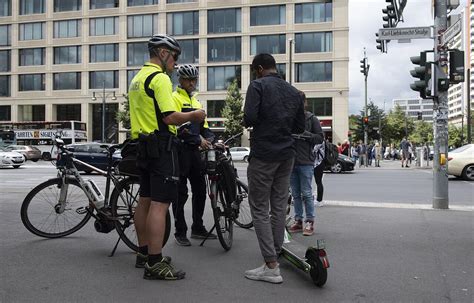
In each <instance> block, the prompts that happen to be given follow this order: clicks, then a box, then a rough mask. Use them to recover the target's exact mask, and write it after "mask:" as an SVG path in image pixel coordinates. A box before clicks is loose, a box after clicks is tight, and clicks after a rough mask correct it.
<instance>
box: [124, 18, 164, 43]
mask: <svg viewBox="0 0 474 303" xmlns="http://www.w3.org/2000/svg"><path fill="white" fill-rule="evenodd" d="M157 32H158V15H157V14H154V15H134V16H128V17H127V36H128V38H141V37H147V38H149V37H151V36H152V35H153V34H154V33H157Z"/></svg>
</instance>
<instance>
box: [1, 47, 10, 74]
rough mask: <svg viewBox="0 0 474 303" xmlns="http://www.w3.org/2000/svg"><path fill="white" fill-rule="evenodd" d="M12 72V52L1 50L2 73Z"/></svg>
mask: <svg viewBox="0 0 474 303" xmlns="http://www.w3.org/2000/svg"><path fill="white" fill-rule="evenodd" d="M10 70H11V51H10V50H0V72H9V71H10Z"/></svg>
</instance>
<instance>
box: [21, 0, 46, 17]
mask: <svg viewBox="0 0 474 303" xmlns="http://www.w3.org/2000/svg"><path fill="white" fill-rule="evenodd" d="M43 13H44V0H20V15H32V14H43Z"/></svg>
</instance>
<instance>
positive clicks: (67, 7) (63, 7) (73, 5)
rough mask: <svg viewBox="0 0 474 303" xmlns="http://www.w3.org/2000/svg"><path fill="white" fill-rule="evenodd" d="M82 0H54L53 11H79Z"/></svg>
mask: <svg viewBox="0 0 474 303" xmlns="http://www.w3.org/2000/svg"><path fill="white" fill-rule="evenodd" d="M81 8H82V0H54V11H55V12H70V11H80V10H81Z"/></svg>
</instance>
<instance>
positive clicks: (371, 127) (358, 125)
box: [349, 102, 386, 142]
mask: <svg viewBox="0 0 474 303" xmlns="http://www.w3.org/2000/svg"><path fill="white" fill-rule="evenodd" d="M369 113H370V115H368V118H369V123H368V125H367V137H368V141H369V142H370V141H374V140H380V134H381V133H382V137H383V135H384V133H383V131H384V127H383V126H384V125H385V120H386V115H385V113H384V111H383V110H382V109H380V108H379V107H378V106H377V105H375V104H374V103H373V102H370V103H369V104H367V114H369ZM364 116H365V111H364V110H361V111H360V115H351V116H349V130H351V131H352V133H353V139H352V141H353V142H358V141H359V140H361V141H364V122H363V117H364ZM379 119H380V125H381V129H379Z"/></svg>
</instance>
